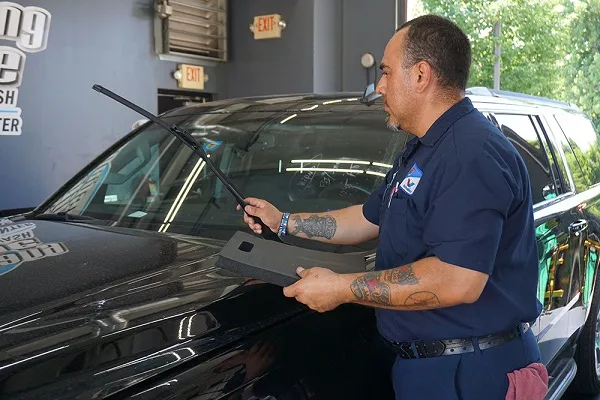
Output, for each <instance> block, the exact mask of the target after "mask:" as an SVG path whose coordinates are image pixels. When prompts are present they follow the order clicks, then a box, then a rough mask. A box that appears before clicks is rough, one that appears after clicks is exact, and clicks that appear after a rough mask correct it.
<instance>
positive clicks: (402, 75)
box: [377, 29, 418, 130]
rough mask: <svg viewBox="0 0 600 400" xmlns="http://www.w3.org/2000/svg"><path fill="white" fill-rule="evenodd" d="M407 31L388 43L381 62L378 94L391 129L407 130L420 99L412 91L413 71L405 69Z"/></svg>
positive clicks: (401, 32)
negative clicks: (380, 96)
mask: <svg viewBox="0 0 600 400" xmlns="http://www.w3.org/2000/svg"><path fill="white" fill-rule="evenodd" d="M406 31H407V29H402V30H401V31H399V32H397V33H396V34H395V35H394V36H393V37H392V38H391V39H390V41H389V42H388V44H387V46H386V47H385V51H384V53H383V59H382V60H381V69H382V76H381V79H380V80H379V83H378V84H377V92H378V93H380V94H382V95H383V98H384V103H385V112H386V113H388V120H387V122H388V126H389V127H390V129H394V130H396V129H406V128H407V126H406V125H409V123H410V120H411V116H414V113H413V110H415V109H416V108H417V106H416V104H415V103H416V102H417V101H418V99H417V98H416V96H415V93H414V92H413V90H412V85H411V69H410V68H405V67H404V54H403V53H404V40H405V37H406Z"/></svg>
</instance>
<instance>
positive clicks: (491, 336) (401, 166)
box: [238, 15, 541, 400]
mask: <svg viewBox="0 0 600 400" xmlns="http://www.w3.org/2000/svg"><path fill="white" fill-rule="evenodd" d="M470 64H471V49H470V43H469V40H468V38H467V37H466V35H465V34H464V33H463V32H462V31H461V30H460V29H459V28H458V27H457V26H456V25H454V24H453V23H452V22H450V21H448V20H446V19H443V18H441V17H438V16H434V15H427V16H423V17H419V18H417V19H414V20H412V21H409V22H408V23H406V24H404V25H403V26H401V27H400V28H399V29H398V31H397V32H396V34H395V35H394V36H393V37H392V38H391V40H390V41H389V43H388V44H387V46H386V48H385V53H384V56H383V59H382V63H381V69H382V70H383V75H382V77H381V80H380V81H379V83H378V86H377V91H378V93H380V94H382V95H383V97H384V103H385V111H386V112H387V113H388V125H389V127H390V128H391V129H394V130H397V129H403V130H405V131H407V132H410V133H412V134H413V135H415V136H416V137H415V138H414V139H413V140H411V141H410V142H409V143H408V145H407V148H406V149H405V151H404V152H403V153H402V154H400V155H399V156H398V158H397V159H396V161H395V163H394V166H393V168H392V169H391V170H390V171H389V172H388V174H387V176H386V178H385V182H384V183H383V184H382V185H381V187H380V188H378V189H377V190H376V191H375V192H373V193H372V194H371V196H370V197H369V198H368V200H367V201H366V203H365V204H364V205H362V206H354V207H349V208H346V209H343V210H337V211H332V212H327V213H321V214H294V215H291V216H289V220H288V219H287V215H286V218H284V219H283V221H284V222H285V221H288V222H287V232H288V233H289V234H292V235H298V236H301V237H306V238H310V239H313V240H320V241H324V242H330V243H338V244H353V243H359V242H363V241H366V240H369V239H373V238H375V237H379V247H378V250H377V260H376V267H375V271H373V272H368V273H362V274H349V275H340V274H336V273H333V272H332V271H329V270H327V269H323V268H319V267H315V268H309V269H302V268H299V269H298V275H299V276H300V277H301V279H300V280H299V281H298V282H296V283H295V284H293V285H291V286H289V287H286V288H284V294H285V295H286V296H288V297H295V298H296V299H297V300H298V301H300V302H302V303H304V304H306V305H308V306H309V307H310V308H312V309H314V310H317V311H320V312H324V311H328V310H332V309H334V308H336V307H337V306H339V305H340V304H343V303H358V304H362V305H365V306H371V307H375V309H376V313H377V323H378V329H379V331H380V333H381V335H382V336H383V337H384V338H385V340H386V341H387V343H388V344H389V345H390V348H392V349H394V350H395V351H396V352H397V357H396V361H395V363H394V367H393V371H392V377H393V384H394V390H395V393H396V397H397V398H398V399H428V400H435V399H457V398H460V399H486V400H493V399H504V398H505V396H506V392H507V389H508V379H507V373H509V372H511V371H513V370H516V369H520V368H522V367H525V366H527V365H528V364H530V363H533V362H538V361H539V360H540V354H539V349H538V347H537V343H536V340H535V337H534V336H533V334H532V332H531V330H530V329H528V324H527V323H528V322H532V321H534V320H535V319H536V318H537V316H538V315H539V313H540V312H541V304H540V303H539V302H538V300H537V297H536V289H537V275H538V274H537V268H538V259H537V247H536V239H535V230H534V229H535V227H534V220H533V210H532V199H531V190H530V184H529V179H528V174H527V171H526V167H525V164H524V163H523V160H522V159H521V157H520V156H519V154H518V152H517V151H516V149H515V148H514V147H513V146H512V145H511V144H510V143H509V142H508V140H507V139H506V138H505V137H504V135H503V134H502V133H501V132H500V131H499V130H498V129H497V128H496V127H495V126H494V125H493V124H491V123H490V122H489V121H488V120H487V119H486V118H485V117H484V116H483V115H482V114H481V113H480V112H479V111H477V110H476V109H474V108H473V105H472V103H471V101H470V100H469V99H468V98H466V97H465V87H466V84H467V79H468V76H469V68H470ZM248 201H249V204H250V206H248V207H247V208H246V211H247V213H248V214H250V215H256V216H258V217H260V218H261V219H262V220H263V221H264V222H265V224H266V225H267V226H268V227H269V228H271V229H272V230H273V231H275V232H277V231H280V232H282V231H285V230H286V229H285V227H286V224H285V223H283V224H281V221H282V215H283V214H282V213H281V212H280V211H279V210H277V209H276V208H275V207H274V206H273V205H271V204H269V203H267V202H265V201H264V200H258V199H248ZM238 209H239V208H238ZM244 219H245V221H246V222H247V223H248V224H249V226H250V227H251V228H252V229H253V230H254V231H255V232H258V233H260V231H261V230H260V226H259V225H257V224H256V223H255V221H253V220H252V219H251V218H249V217H248V216H247V215H245V216H244ZM280 226H282V229H281V230H280Z"/></svg>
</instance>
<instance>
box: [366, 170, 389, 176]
mask: <svg viewBox="0 0 600 400" xmlns="http://www.w3.org/2000/svg"><path fill="white" fill-rule="evenodd" d="M365 172H366V173H367V174H369V175H377V176H383V177H385V174H382V173H381V172H375V171H365Z"/></svg>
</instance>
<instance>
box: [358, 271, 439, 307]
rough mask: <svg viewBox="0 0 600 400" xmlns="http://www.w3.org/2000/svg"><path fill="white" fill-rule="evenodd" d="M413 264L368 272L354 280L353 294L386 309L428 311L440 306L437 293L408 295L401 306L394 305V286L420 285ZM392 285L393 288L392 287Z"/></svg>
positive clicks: (361, 300)
mask: <svg viewBox="0 0 600 400" xmlns="http://www.w3.org/2000/svg"><path fill="white" fill-rule="evenodd" d="M419 282H420V280H419V278H417V276H416V275H415V273H414V271H413V268H412V264H409V265H405V266H402V267H398V268H393V269H390V270H385V271H376V272H367V273H366V274H364V275H361V276H359V277H357V278H356V279H354V280H353V281H352V283H351V284H350V290H351V291H352V294H353V295H354V297H356V299H357V300H358V301H359V302H363V303H377V304H381V305H384V306H388V307H386V308H393V309H398V310H427V309H432V308H437V307H439V306H440V304H441V303H440V300H439V298H438V297H437V295H436V294H435V293H432V292H428V291H418V292H414V293H412V294H410V295H408V296H407V297H406V298H405V299H404V301H402V300H400V299H398V300H397V301H396V302H397V303H399V304H392V288H393V286H394V285H400V286H410V285H417V284H419ZM390 285H391V287H390Z"/></svg>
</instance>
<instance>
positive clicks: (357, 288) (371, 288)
mask: <svg viewBox="0 0 600 400" xmlns="http://www.w3.org/2000/svg"><path fill="white" fill-rule="evenodd" d="M350 290H352V293H354V296H355V297H356V298H357V299H359V300H363V301H372V302H375V303H378V304H384V305H388V306H389V305H390V304H391V294H390V287H389V286H388V285H386V284H385V283H384V282H382V281H381V272H367V273H366V274H364V275H361V276H359V277H358V278H356V279H355V280H354V281H353V282H352V284H351V285H350Z"/></svg>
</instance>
